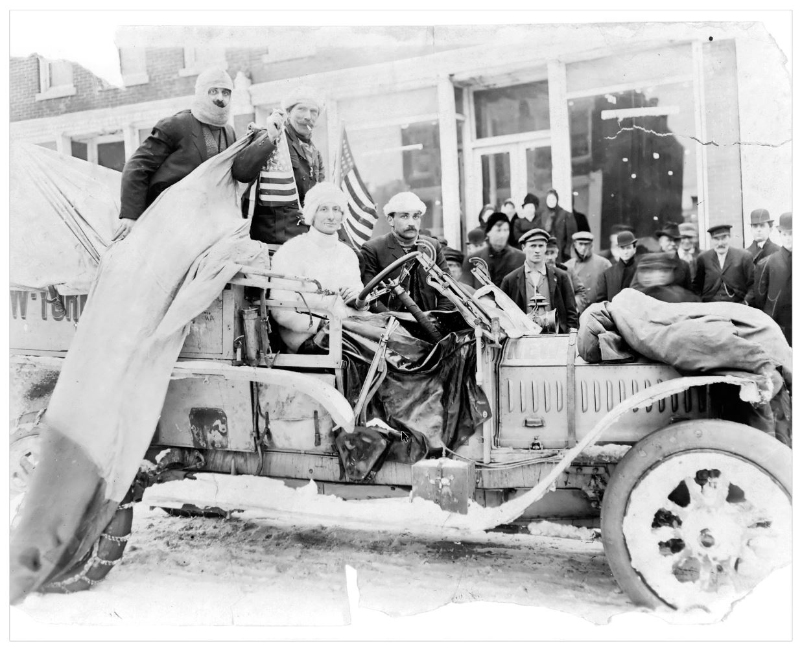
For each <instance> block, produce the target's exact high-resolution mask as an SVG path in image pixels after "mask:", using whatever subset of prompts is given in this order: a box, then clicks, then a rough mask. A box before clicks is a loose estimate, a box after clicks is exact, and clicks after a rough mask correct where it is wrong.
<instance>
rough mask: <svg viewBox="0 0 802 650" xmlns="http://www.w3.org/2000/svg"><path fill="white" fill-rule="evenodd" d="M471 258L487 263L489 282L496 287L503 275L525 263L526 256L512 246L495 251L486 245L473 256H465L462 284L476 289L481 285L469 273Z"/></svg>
mask: <svg viewBox="0 0 802 650" xmlns="http://www.w3.org/2000/svg"><path fill="white" fill-rule="evenodd" d="M472 257H478V258H479V259H482V260H484V261H485V262H487V268H488V271H489V273H490V281H491V282H492V283H493V284H495V285H496V286H497V287H498V286H499V285H500V284H501V281H502V280H503V279H504V276H505V275H507V274H508V273H511V272H512V271H514V270H515V269H517V268H518V267H519V266H521V264H523V263H524V262H525V261H526V255H524V254H523V253H522V252H521V251H519V250H517V249H515V248H513V247H512V246H505V247H504V248H502V249H501V250H500V251H495V250H493V249H492V248H491V246H490V244H488V245H486V246H485V247H484V248H482V249H481V250H480V251H479V252H477V253H475V254H474V255H467V256H466V257H465V262H464V263H463V265H462V282H464V283H465V284H467V285H468V286H470V287H473V288H474V289H478V288H479V287H481V286H482V285H481V284H480V283H479V280H477V279H476V278H475V277H474V276H473V273H471V268H473V265H472V264H471V258H472Z"/></svg>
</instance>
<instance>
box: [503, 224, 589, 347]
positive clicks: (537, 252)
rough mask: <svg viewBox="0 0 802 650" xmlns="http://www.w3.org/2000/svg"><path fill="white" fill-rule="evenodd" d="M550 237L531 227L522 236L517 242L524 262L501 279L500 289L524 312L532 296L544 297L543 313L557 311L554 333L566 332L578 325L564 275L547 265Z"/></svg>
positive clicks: (572, 292) (529, 309)
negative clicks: (524, 257) (555, 331)
mask: <svg viewBox="0 0 802 650" xmlns="http://www.w3.org/2000/svg"><path fill="white" fill-rule="evenodd" d="M549 238H550V235H549V233H548V232H546V231H545V230H543V229H542V228H533V229H532V230H529V231H527V232H525V233H524V234H523V236H522V237H521V239H520V242H519V243H520V244H521V246H523V251H524V255H526V261H525V262H524V263H523V265H522V266H520V267H519V268H517V269H515V270H514V271H512V272H511V273H509V274H507V275H506V276H505V277H504V279H503V280H502V281H501V290H502V291H503V292H504V293H506V294H507V295H508V296H509V297H510V298H512V300H513V301H514V302H515V304H516V305H518V307H520V308H521V311H523V312H525V313H529V312H530V311H531V309H532V301H533V299H534V297H535V295H537V294H540V295H541V296H543V298H545V300H546V305H545V306H546V311H551V310H552V309H553V310H555V311H556V312H557V314H556V316H557V331H558V332H563V333H565V332H568V330H569V329H571V328H576V327H578V326H579V320H578V317H577V313H576V301H575V298H574V289H573V287H572V285H571V278H570V277H569V275H568V273H567V272H565V271H563V270H561V269H558V268H556V267H555V266H553V265H551V264H546V247H547V245H548V242H549Z"/></svg>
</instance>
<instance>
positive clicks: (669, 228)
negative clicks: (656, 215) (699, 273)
mask: <svg viewBox="0 0 802 650" xmlns="http://www.w3.org/2000/svg"><path fill="white" fill-rule="evenodd" d="M655 237H657V241H658V243H659V244H660V250H662V251H663V252H664V253H667V254H668V255H669V256H670V259H671V263H672V264H673V267H674V268H673V271H674V284H676V285H678V286H680V287H682V288H683V289H686V290H688V291H691V267H690V265H689V264H688V263H687V262H685V261H684V260H681V259H680V257H679V245H680V242H681V241H682V235H681V234H680V231H679V226H678V225H677V224H676V223H667V224H666V225H665V227H664V228H663V229H662V230H658V231H657V232H656V233H655Z"/></svg>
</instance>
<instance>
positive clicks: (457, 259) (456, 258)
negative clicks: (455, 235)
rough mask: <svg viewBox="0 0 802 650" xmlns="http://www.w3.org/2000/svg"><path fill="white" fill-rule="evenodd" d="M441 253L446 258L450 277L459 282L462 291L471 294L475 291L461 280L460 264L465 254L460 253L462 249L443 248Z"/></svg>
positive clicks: (463, 260)
mask: <svg viewBox="0 0 802 650" xmlns="http://www.w3.org/2000/svg"><path fill="white" fill-rule="evenodd" d="M443 255H444V256H445V258H446V264H447V265H448V273H449V275H451V277H452V278H453V279H454V280H455V281H456V282H458V283H459V285H460V288H461V289H462V290H463V291H465V292H466V293H467V294H468V295H473V294H474V293H475V292H476V289H474V288H473V287H471V286H469V285H467V284H465V283H464V282H462V276H463V271H462V265H463V263H464V262H465V255H464V254H463V253H462V251H458V250H456V249H455V248H450V247H446V248H444V249H443Z"/></svg>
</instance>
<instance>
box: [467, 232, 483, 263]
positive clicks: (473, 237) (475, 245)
mask: <svg viewBox="0 0 802 650" xmlns="http://www.w3.org/2000/svg"><path fill="white" fill-rule="evenodd" d="M486 245H487V235H486V234H485V229H484V228H474V229H473V230H471V231H470V232H469V233H468V244H467V246H466V248H467V250H468V256H471V255H475V254H476V253H478V252H479V251H480V250H482V248H484V247H485V246H486Z"/></svg>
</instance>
